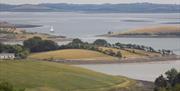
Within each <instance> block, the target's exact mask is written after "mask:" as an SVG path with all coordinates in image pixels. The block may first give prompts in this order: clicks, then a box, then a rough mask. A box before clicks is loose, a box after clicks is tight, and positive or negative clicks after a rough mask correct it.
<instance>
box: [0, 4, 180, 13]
mask: <svg viewBox="0 0 180 91" xmlns="http://www.w3.org/2000/svg"><path fill="white" fill-rule="evenodd" d="M179 7H180V5H178V4H152V3H132V4H131V3H130V4H67V3H57V4H53V3H42V4H22V5H9V4H0V11H10V12H11V11H12V12H88V13H178V12H180V11H179Z"/></svg>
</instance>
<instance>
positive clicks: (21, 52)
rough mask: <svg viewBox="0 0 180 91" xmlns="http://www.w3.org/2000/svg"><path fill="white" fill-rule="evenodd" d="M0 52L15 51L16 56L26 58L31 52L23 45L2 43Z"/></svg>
mask: <svg viewBox="0 0 180 91" xmlns="http://www.w3.org/2000/svg"><path fill="white" fill-rule="evenodd" d="M0 53H15V56H16V58H26V57H27V56H28V54H29V50H28V49H27V48H25V47H24V46H22V45H8V44H2V43H0Z"/></svg>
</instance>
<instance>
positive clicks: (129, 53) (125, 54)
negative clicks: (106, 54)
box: [100, 47, 142, 58]
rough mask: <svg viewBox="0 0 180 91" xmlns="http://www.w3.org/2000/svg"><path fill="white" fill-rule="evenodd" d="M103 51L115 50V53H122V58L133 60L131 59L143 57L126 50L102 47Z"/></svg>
mask: <svg viewBox="0 0 180 91" xmlns="http://www.w3.org/2000/svg"><path fill="white" fill-rule="evenodd" d="M100 48H101V49H103V50H113V51H114V52H118V51H121V53H122V57H126V58H131V57H142V55H139V54H135V53H131V52H128V51H125V50H121V49H116V48H108V47H100Z"/></svg>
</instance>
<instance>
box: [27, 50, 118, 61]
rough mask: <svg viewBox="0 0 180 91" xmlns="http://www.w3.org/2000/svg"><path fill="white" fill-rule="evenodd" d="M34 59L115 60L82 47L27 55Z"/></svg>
mask: <svg viewBox="0 0 180 91" xmlns="http://www.w3.org/2000/svg"><path fill="white" fill-rule="evenodd" d="M29 58H35V59H48V58H53V59H80V60H82V59H83V60H105V59H106V60H115V59H117V58H116V57H111V56H108V55H105V54H103V53H100V52H96V51H91V50H83V49H65V50H57V51H50V52H42V53H35V54H32V55H30V56H29Z"/></svg>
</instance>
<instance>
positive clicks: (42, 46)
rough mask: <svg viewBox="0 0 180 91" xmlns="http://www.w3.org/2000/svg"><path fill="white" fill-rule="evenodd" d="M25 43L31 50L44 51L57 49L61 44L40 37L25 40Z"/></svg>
mask: <svg viewBox="0 0 180 91" xmlns="http://www.w3.org/2000/svg"><path fill="white" fill-rule="evenodd" d="M23 45H24V46H25V47H26V48H28V49H29V50H30V51H31V52H43V51H50V50H57V49H58V48H59V45H58V44H57V43H55V42H54V41H51V40H42V39H41V38H40V37H33V38H30V39H28V40H25V41H24V42H23Z"/></svg>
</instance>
